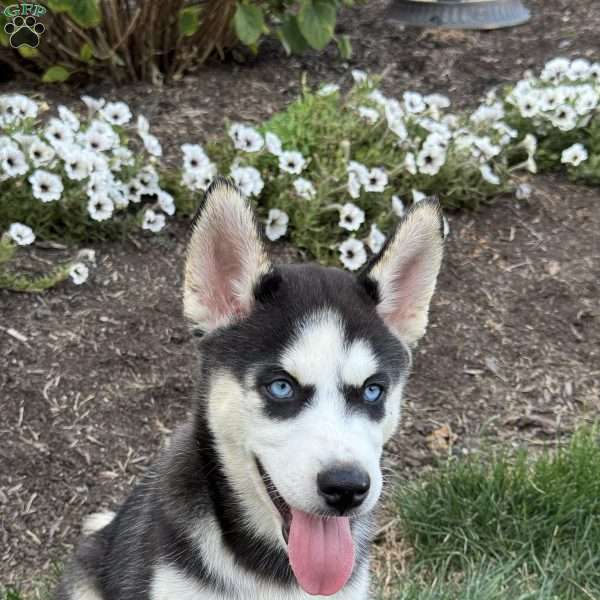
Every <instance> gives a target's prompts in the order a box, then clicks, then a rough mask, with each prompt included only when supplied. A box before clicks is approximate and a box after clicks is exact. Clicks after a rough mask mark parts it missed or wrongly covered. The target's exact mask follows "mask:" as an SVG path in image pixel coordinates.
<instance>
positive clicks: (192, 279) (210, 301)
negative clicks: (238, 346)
mask: <svg viewBox="0 0 600 600" xmlns="http://www.w3.org/2000/svg"><path fill="white" fill-rule="evenodd" d="M269 269H270V263H269V260H268V258H267V254H266V252H265V248H264V246H263V243H262V241H261V239H260V236H259V233H258V228H257V224H256V221H255V218H254V214H253V212H252V209H251V208H250V206H249V205H248V203H247V202H246V201H245V200H244V199H243V198H242V196H241V194H240V193H239V191H238V190H237V188H236V187H235V186H234V185H233V184H232V183H230V182H229V181H228V180H227V179H225V178H218V179H216V180H215V181H214V182H213V183H212V184H211V186H210V187H209V189H208V190H207V192H206V195H205V198H204V202H203V204H202V206H201V209H200V212H199V214H198V215H197V217H196V220H195V223H194V228H193V232H192V237H191V240H190V243H189V246H188V250H187V260H186V265H185V282H184V293H183V309H184V314H185V316H186V317H187V318H188V319H189V320H190V322H191V324H192V326H193V327H194V328H197V329H199V330H201V331H203V332H209V331H212V330H213V329H215V328H217V327H220V326H223V325H227V324H229V323H231V322H232V321H234V320H236V319H239V318H243V317H244V316H246V315H248V314H249V313H250V311H251V310H252V306H253V304H254V286H255V285H256V284H257V283H258V281H259V280H260V279H261V277H262V276H263V275H264V274H266V273H267V272H268V271H269Z"/></svg>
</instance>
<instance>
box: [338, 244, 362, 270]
mask: <svg viewBox="0 0 600 600" xmlns="http://www.w3.org/2000/svg"><path fill="white" fill-rule="evenodd" d="M340 260H341V261H342V264H343V265H344V266H345V267H346V269H349V270H350V271H356V269H359V268H360V267H362V266H363V265H364V264H365V263H366V262H367V251H366V250H365V245H364V244H363V243H362V242H361V241H360V240H357V239H356V238H348V239H347V240H346V241H345V242H342V243H341V244H340Z"/></svg>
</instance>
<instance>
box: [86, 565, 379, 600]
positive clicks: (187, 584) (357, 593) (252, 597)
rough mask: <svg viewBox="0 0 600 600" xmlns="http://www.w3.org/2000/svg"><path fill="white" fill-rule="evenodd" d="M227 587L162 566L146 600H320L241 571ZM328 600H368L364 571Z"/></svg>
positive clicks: (157, 569) (158, 568) (155, 576)
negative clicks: (204, 582) (218, 588)
mask: <svg viewBox="0 0 600 600" xmlns="http://www.w3.org/2000/svg"><path fill="white" fill-rule="evenodd" d="M230 584H231V585H232V587H231V588H230V590H229V591H228V592H226V593H224V592H217V591H214V590H211V589H209V588H207V587H206V586H203V585H202V584H200V583H198V582H197V581H194V580H191V579H190V578H188V577H186V576H185V575H184V574H183V573H181V572H180V571H178V570H177V569H174V568H173V567H171V566H169V565H166V564H163V565H159V566H158V567H157V568H156V569H155V571H154V576H153V580H152V585H151V588H150V593H149V600H308V599H313V600H315V599H317V598H322V597H321V596H310V595H308V594H306V593H304V592H302V591H301V590H297V589H296V590H289V589H288V590H282V589H281V588H280V587H274V586H272V585H269V584H261V583H259V582H258V581H257V580H256V578H254V577H253V576H248V575H246V574H244V573H243V572H241V571H240V570H238V571H237V572H236V573H235V580H233V581H230ZM233 590H235V591H233ZM323 598H324V597H323ZM329 598H334V599H335V600H367V598H368V576H367V573H366V569H364V570H363V573H361V575H360V576H359V577H357V578H356V581H355V582H354V585H352V586H350V587H348V588H347V589H345V590H342V591H341V592H338V593H337V594H335V595H334V596H329ZM81 600H84V599H83V598H82V599H81Z"/></svg>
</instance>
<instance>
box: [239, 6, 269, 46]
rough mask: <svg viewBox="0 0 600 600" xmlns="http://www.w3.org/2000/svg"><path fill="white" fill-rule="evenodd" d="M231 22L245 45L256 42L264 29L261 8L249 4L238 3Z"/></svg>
mask: <svg viewBox="0 0 600 600" xmlns="http://www.w3.org/2000/svg"><path fill="white" fill-rule="evenodd" d="M233 24H234V26H235V32H236V34H237V36H238V38H239V39H240V41H241V42H242V43H244V44H246V46H252V45H253V44H256V42H257V41H258V38H260V36H261V34H262V33H263V32H264V31H265V30H266V27H265V17H264V14H263V11H262V9H261V8H259V7H258V6H252V5H250V4H238V7H237V10H236V11H235V16H234V17H233Z"/></svg>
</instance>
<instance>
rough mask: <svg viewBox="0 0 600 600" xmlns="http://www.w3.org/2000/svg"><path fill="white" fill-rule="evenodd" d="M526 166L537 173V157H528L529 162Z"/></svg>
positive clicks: (531, 171)
mask: <svg viewBox="0 0 600 600" xmlns="http://www.w3.org/2000/svg"><path fill="white" fill-rule="evenodd" d="M525 168H526V169H527V170H528V171H529V172H530V173H537V163H536V162H535V159H534V158H533V156H529V157H527V163H526V165H525Z"/></svg>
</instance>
